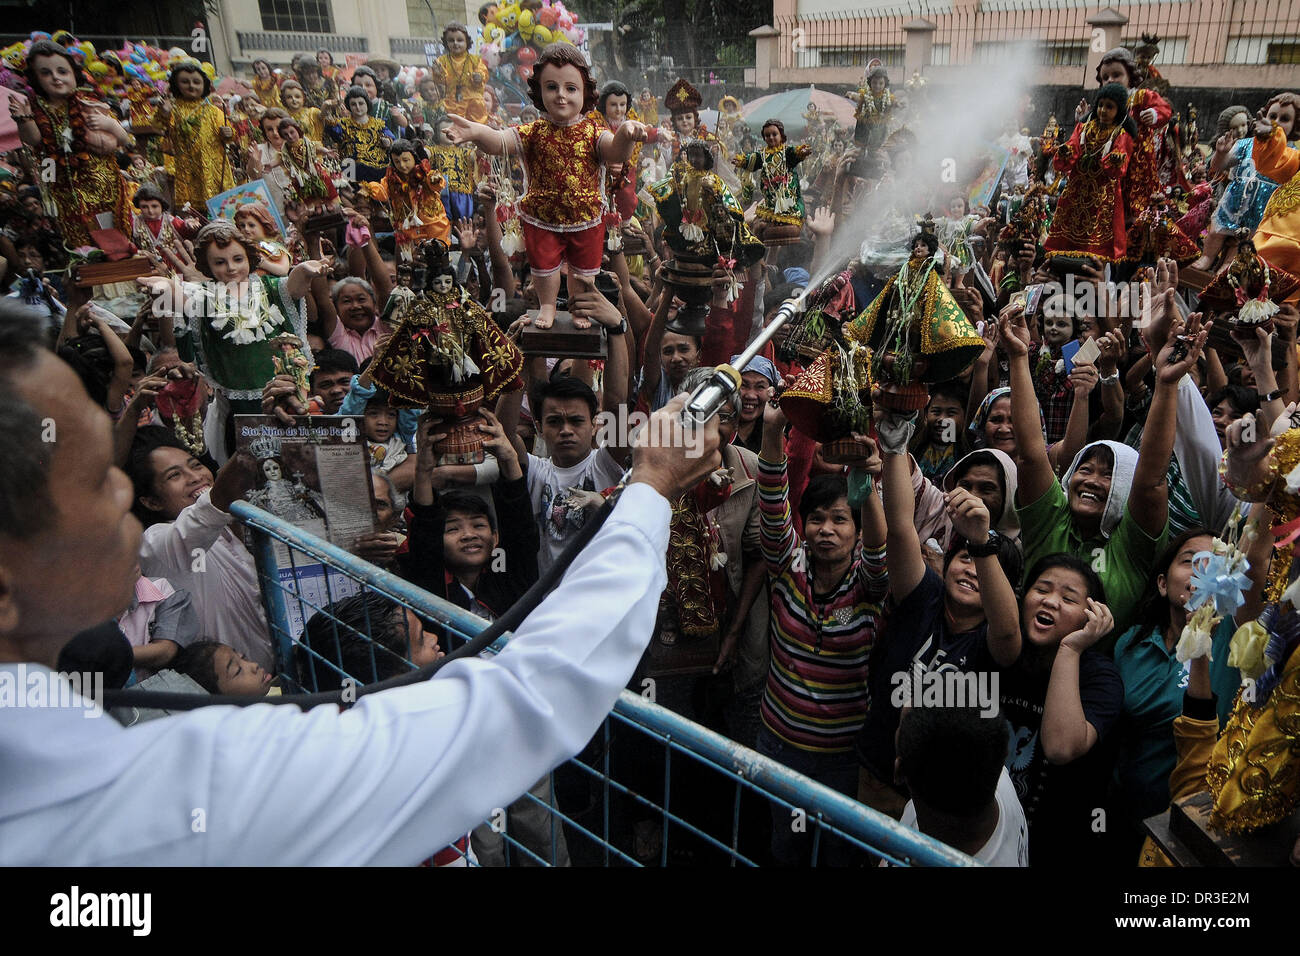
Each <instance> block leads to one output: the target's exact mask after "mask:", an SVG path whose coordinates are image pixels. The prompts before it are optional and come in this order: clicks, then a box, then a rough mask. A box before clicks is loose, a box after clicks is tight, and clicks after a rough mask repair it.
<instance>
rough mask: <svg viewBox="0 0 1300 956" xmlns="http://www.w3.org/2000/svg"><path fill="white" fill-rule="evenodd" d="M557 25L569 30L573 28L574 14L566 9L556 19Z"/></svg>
mask: <svg viewBox="0 0 1300 956" xmlns="http://www.w3.org/2000/svg"><path fill="white" fill-rule="evenodd" d="M555 25H556V26H557V27H559V28H560V29H561V30H564V31H568V30H572V29H573V14H571V13H570V12H569V11H568V10H565V11H564V12H563V13H561V14H560V16H559V18H558V19H557V20H556V21H555Z"/></svg>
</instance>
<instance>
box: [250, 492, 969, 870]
mask: <svg viewBox="0 0 1300 956" xmlns="http://www.w3.org/2000/svg"><path fill="white" fill-rule="evenodd" d="M231 510H232V512H233V513H234V514H235V516H236V517H237V518H238V519H239V520H241V521H242V522H243V523H244V525H245V526H246V527H247V528H248V529H249V530H250V532H251V537H252V551H253V555H254V558H255V560H256V562H257V573H258V579H259V584H260V587H261V592H262V602H263V608H264V610H265V612H266V617H267V621H268V624H269V627H270V636H271V639H272V643H273V646H274V648H275V654H276V669H277V672H278V675H279V677H280V678H281V683H282V684H283V686H284V689H285V691H286V692H296V691H307V692H312V691H317V690H325V689H330V688H337V687H338V686H339V685H340V683H341V682H342V681H343V680H345V679H349V678H350V679H351V680H352V681H354V682H355V683H356V684H357V685H358V686H361V685H365V684H368V683H372V682H373V681H375V680H377V679H381V678H382V677H385V676H391V675H392V674H394V673H401V672H402V671H404V670H407V669H410V668H413V667H414V666H415V665H414V664H412V663H411V661H410V660H409V659H408V657H406V656H404V655H402V654H400V653H398V652H397V651H396V650H394V649H393V648H392V647H390V646H385V645H384V644H383V643H382V642H381V641H380V640H377V639H375V638H374V637H373V635H374V633H375V630H374V629H375V627H376V625H377V624H378V623H379V622H376V621H374V620H372V616H371V613H370V607H371V606H372V604H373V606H376V607H381V606H386V605H387V604H391V605H393V606H394V607H396V606H400V607H402V608H404V609H408V610H410V611H412V612H414V614H415V615H416V616H417V617H419V618H420V619H421V621H422V622H424V624H425V626H426V627H429V626H430V625H432V627H430V630H433V629H434V628H436V629H437V631H438V632H440V633H442V634H445V635H446V649H447V650H451V649H453V648H455V647H458V646H460V645H461V644H463V643H464V642H466V641H468V640H470V639H471V638H472V637H474V636H475V635H476V634H478V633H479V632H480V631H481V630H482V629H483V628H484V627H486V626H487V622H486V621H484V620H483V619H482V618H480V617H477V616H476V615H474V614H471V613H469V612H468V611H466V610H464V609H463V608H460V607H458V606H457V605H455V604H452V603H450V602H448V601H445V600H443V599H441V598H439V597H436V596H435V595H432V594H430V593H428V592H427V591H424V590H422V589H420V588H417V587H415V586H414V585H412V584H411V583H410V582H408V581H406V580H404V579H402V578H400V577H398V576H397V575H395V574H392V573H391V572H388V571H385V570H383V569H381V568H377V567H375V566H374V565H372V564H370V563H369V562H367V561H364V560H363V559H361V558H358V557H356V556H355V555H353V554H350V553H349V552H347V551H345V550H343V549H342V548H339V547H337V546H335V545H332V544H330V543H328V542H327V541H324V540H322V539H321V538H318V537H316V536H314V535H312V534H310V533H308V532H306V531H303V530H302V529H300V528H298V527H295V526H294V525H292V524H289V523H288V522H286V521H284V520H282V519H280V518H278V517H276V516H275V515H272V514H270V513H268V512H266V511H263V510H262V509H260V508H256V507H254V506H252V505H250V504H248V503H247V502H236V503H235V504H234V505H233V506H232V508H231ZM286 556H287V561H285V560H283V559H284V558H285V557H286ZM345 596H371V597H374V598H375V599H376V600H375V601H374V602H372V601H370V600H363V601H359V602H356V603H357V604H360V605H362V606H363V607H364V609H365V610H364V613H363V614H362V615H361V617H360V618H359V619H358V620H357V621H355V622H354V623H351V624H350V623H347V622H345V621H341V620H339V618H338V617H337V616H336V615H335V614H334V613H333V610H334V606H335V604H336V602H337V601H338V600H340V598H342V597H345ZM380 596H382V599H383V600H382V601H379V600H378V598H379V597H380ZM316 615H324V618H322V620H324V621H325V622H326V627H325V628H321V627H319V626H318V625H316V624H315V623H313V626H312V633H313V635H315V636H311V637H309V639H307V640H303V639H302V637H303V635H302V633H301V629H302V623H301V622H307V621H310V620H311V619H312V618H313V617H314V616H316ZM322 631H324V632H326V633H327V635H328V636H327V638H326V639H323V640H322V639H320V635H321V633H322ZM512 636H513V635H511V634H510V633H508V632H507V633H506V634H503V635H502V636H501V637H500V638H499V639H498V640H497V641H496V642H495V643H494V644H493V645H492V646H491V647H490V648H489V649H488V650H487V651H486V652H485V653H486V654H495V653H499V652H500V651H501V650H502V649H503V648H504V647H505V646H506V645H507V644H508V643H509V640H510V638H511V637H512ZM345 646H347V647H349V648H350V649H351V653H350V656H349V657H348V660H349V661H350V662H351V667H352V668H353V670H352V671H349V670H348V669H347V667H346V666H345V662H344V657H345V652H344V647H345ZM358 646H360V647H361V648H364V650H363V652H361V653H357V648H358ZM357 670H359V671H360V673H358V672H356V671H357ZM434 679H435V680H436V679H437V678H436V677H435V678H434ZM702 804H706V805H705V806H702ZM772 806H777V807H780V808H782V812H783V813H786V814H788V815H790V816H791V817H792V818H796V817H797V818H798V819H799V820H800V821H802V822H803V825H804V826H806V833H807V834H808V835H809V836H810V838H811V853H810V856H809V861H810V863H812V864H813V865H817V864H818V863H823V862H825V856H826V847H827V845H828V841H836V844H837V845H841V844H842V845H843V846H846V847H847V848H848V850H847V851H846V852H848V853H849V854H851V855H853V856H852V859H854V860H855V861H858V862H862V863H867V862H871V861H873V859H874V858H876V857H879V858H883V859H885V860H887V861H889V862H890V863H891V864H893V865H902V866H911V865H920V866H971V865H975V862H974V861H973V860H972V859H971V858H970V857H968V856H966V855H965V854H963V853H960V852H959V851H957V850H954V849H952V848H951V847H948V846H946V845H944V844H942V843H939V842H937V841H935V840H932V839H930V838H929V837H926V836H924V835H923V834H920V833H918V832H916V831H914V830H911V829H908V828H906V827H903V826H901V825H900V824H899V823H897V822H896V821H894V820H893V819H891V818H889V817H887V816H885V815H883V814H881V813H878V812H876V811H875V810H872V809H871V808H869V807H866V806H864V805H863V804H860V803H858V802H857V801H855V800H853V799H850V798H849V797H846V796H844V795H843V794H840V793H838V792H836V791H835V790H832V789H830V788H828V787H826V786H823V785H822V784H820V783H817V782H816V781H813V780H811V779H809V778H807V777H805V776H803V775H801V774H799V773H796V772H795V771H793V770H791V769H790V768H788V767H785V766H784V765H782V764H780V763H779V762H777V761H775V760H772V759H770V758H767V757H764V756H762V755H761V754H758V753H757V752H755V751H753V750H751V749H749V748H747V747H744V746H742V745H741V744H738V743H736V742H735V741H732V740H730V739H728V738H726V737H724V736H723V735H721V734H719V733H716V732H715V731H712V730H710V729H708V728H706V727H703V726H701V725H699V724H697V723H694V722H693V721H690V720H687V719H685V718H684V717H682V716H680V715H678V714H676V713H674V712H672V711H670V710H668V709H666V708H664V707H661V706H659V705H658V704H656V703H653V702H652V701H650V700H647V699H644V698H643V697H641V696H638V695H637V694H634V693H632V692H631V691H627V690H625V691H623V692H622V694H621V695H620V697H619V699H618V701H617V703H616V704H615V706H614V709H613V711H612V712H611V713H610V714H609V716H608V717H607V718H606V720H605V721H604V724H603V725H602V727H601V728H600V729H599V730H598V731H597V733H596V734H595V736H594V737H593V738H592V740H591V742H590V743H589V744H588V745H587V747H586V748H584V750H583V751H582V752H581V753H579V754H578V755H577V756H575V757H574V758H573V759H571V760H569V761H567V762H566V763H564V764H562V765H561V766H560V767H557V768H556V769H555V770H554V771H553V772H552V773H551V774H550V775H549V778H545V779H543V780H542V781H539V782H538V784H537V785H536V786H535V787H534V788H533V789H532V790H531V791H530V792H528V793H525V794H521V796H520V799H519V800H518V801H517V802H516V803H515V804H512V806H511V807H510V808H509V811H508V812H507V811H504V810H502V811H494V814H493V816H494V819H489V820H488V821H485V824H484V826H483V827H480V828H477V829H476V831H475V839H474V844H475V845H476V846H477V845H479V843H480V839H482V840H484V841H492V840H495V841H496V842H497V843H499V844H500V848H499V849H497V850H495V851H493V852H494V853H495V854H496V856H495V857H494V859H496V860H497V862H501V861H504V862H505V863H506V864H508V865H510V864H513V865H526V866H531V865H543V866H547V865H555V864H557V863H562V862H570V861H571V862H572V863H573V864H574V865H600V866H633V867H637V866H645V865H651V866H654V865H658V866H668V865H684V864H694V865H707V866H722V865H730V866H755V865H761V864H762V863H763V862H765V857H766V852H767V843H766V838H765V837H756V836H755V835H754V834H755V833H756V832H758V831H760V830H761V827H758V828H757V829H756V828H755V826H754V825H753V824H754V821H755V820H757V819H758V818H759V817H763V818H764V819H766V818H767V817H768V815H769V814H770V812H771V810H770V808H771V807H772ZM516 813H517V814H519V815H520V818H521V819H523V815H525V814H527V815H529V816H531V818H532V822H531V823H530V824H528V825H527V826H526V827H522V826H521V827H520V828H519V829H520V833H518V834H517V833H516V832H513V831H514V830H515V829H516V828H515V827H514V825H513V824H512V822H511V820H513V819H514V816H515V814H516ZM705 818H708V819H705ZM543 819H544V821H545V822H544V823H541V822H539V821H541V820H543ZM647 822H652V823H653V824H654V826H653V831H654V832H653V837H654V838H653V839H648V835H649V834H650V830H649V829H648V828H647V827H646V826H645V824H646V823H647ZM634 823H639V824H640V829H639V830H635V828H634ZM525 833H526V834H527V835H525ZM634 833H635V835H634ZM642 837H647V838H646V839H641V838H642ZM639 844H640V848H641V852H638V851H637V850H638V845H639ZM485 845H486V844H485ZM437 849H438V848H436V847H431V848H430V854H431V855H432V854H433V853H434V852H435V851H436V850H437ZM459 852H460V854H461V855H462V856H465V857H466V859H464V860H462V861H461V862H462V863H467V864H468V865H479V864H480V863H481V861H480V860H478V858H477V856H476V855H473V854H465V853H464V852H463V851H459ZM839 859H841V860H842V859H844V856H843V853H841V856H840V857H839Z"/></svg>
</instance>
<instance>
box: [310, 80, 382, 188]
mask: <svg viewBox="0 0 1300 956" xmlns="http://www.w3.org/2000/svg"><path fill="white" fill-rule="evenodd" d="M370 104H371V100H370V97H369V96H367V95H366V91H365V90H364V89H363V88H361V87H360V86H354V87H352V88H351V89H350V90H348V92H347V96H346V97H344V100H343V105H344V108H345V109H346V110H347V113H346V114H345V115H344V116H343V118H342V119H341V120H339V122H338V123H336V124H334V125H333V126H330V127H328V128H327V130H326V131H327V132H328V133H329V135H330V138H331V139H332V140H334V141H335V142H336V143H338V147H339V155H340V157H341V158H342V159H343V161H344V162H345V163H346V162H347V161H349V160H351V161H352V163H353V166H354V168H355V171H356V182H362V183H373V182H378V181H379V180H380V179H383V178H384V173H385V172H386V171H387V168H388V146H389V143H390V142H391V141H392V138H393V136H392V133H390V132H389V131H388V127H387V126H385V125H384V123H383V121H382V120H380V119H379V118H378V117H377V116H372V115H371V113H370Z"/></svg>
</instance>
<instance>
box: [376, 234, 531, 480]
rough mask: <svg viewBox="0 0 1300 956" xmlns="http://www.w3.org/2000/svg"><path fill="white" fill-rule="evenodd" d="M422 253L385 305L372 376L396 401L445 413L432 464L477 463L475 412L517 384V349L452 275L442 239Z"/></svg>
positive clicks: (479, 439)
mask: <svg viewBox="0 0 1300 956" xmlns="http://www.w3.org/2000/svg"><path fill="white" fill-rule="evenodd" d="M420 258H421V259H422V260H423V266H424V268H423V270H419V271H416V270H412V273H411V278H410V280H409V282H410V285H409V287H399V288H398V289H396V290H394V292H393V295H392V297H390V299H389V302H388V305H387V306H386V308H385V316H386V321H388V323H389V325H391V326H392V327H393V334H392V336H391V337H390V338H389V339H388V341H387V342H385V343H384V344H383V345H381V346H380V348H379V349H378V350H377V351H376V352H375V357H374V360H373V362H372V364H371V371H370V375H371V377H372V378H373V379H374V381H375V383H376V384H378V385H379V386H380V387H381V388H383V389H385V390H387V392H388V393H389V401H390V403H391V404H392V405H393V407H394V408H428V409H429V411H430V412H431V413H432V414H434V415H436V416H438V417H440V418H442V419H443V425H442V426H440V427H441V428H442V429H443V431H445V432H446V433H447V437H446V438H445V439H443V440H442V441H440V442H439V443H438V445H437V447H436V448H435V455H436V456H437V463H438V464H440V465H466V464H478V463H480V462H482V461H483V459H484V454H483V439H482V435H481V434H480V433H479V431H478V428H477V423H478V421H479V419H478V418H477V417H476V415H475V412H476V411H477V410H478V408H479V407H480V406H481V405H484V404H485V403H487V402H490V401H492V400H493V399H495V398H496V397H497V396H498V395H500V394H501V393H502V392H505V391H515V390H517V389H519V388H522V387H523V380H522V378H521V377H520V373H521V372H522V371H523V366H524V357H523V353H521V352H520V351H519V348H518V347H517V346H516V345H515V344H514V343H513V342H512V341H510V339H508V338H506V336H505V334H504V333H503V332H502V331H501V330H500V329H499V328H498V327H497V325H496V323H495V322H493V321H492V316H491V315H490V314H488V313H487V312H486V311H485V310H484V309H483V307H482V306H481V305H479V304H478V303H477V302H476V301H474V299H473V298H471V297H470V296H469V295H467V294H466V293H465V290H464V289H463V288H462V287H461V286H460V285H459V284H458V283H457V282H456V273H455V270H454V269H452V267H451V264H450V260H449V258H448V249H447V244H446V243H444V242H442V240H440V239H430V240H428V241H426V242H425V243H424V244H423V245H422V246H421V248H420ZM390 316H391V317H390Z"/></svg>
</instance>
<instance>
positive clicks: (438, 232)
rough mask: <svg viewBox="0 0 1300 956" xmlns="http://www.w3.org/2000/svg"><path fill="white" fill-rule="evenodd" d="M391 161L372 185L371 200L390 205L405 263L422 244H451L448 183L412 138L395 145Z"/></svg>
mask: <svg viewBox="0 0 1300 956" xmlns="http://www.w3.org/2000/svg"><path fill="white" fill-rule="evenodd" d="M388 160H389V166H388V172H386V173H385V174H384V178H383V179H381V180H379V182H377V183H375V184H373V185H372V186H371V188H370V197H371V198H372V199H378V200H381V201H382V202H386V203H388V206H389V209H391V210H392V217H391V218H392V220H393V229H394V238H395V239H396V242H397V253H398V255H399V256H400V257H401V259H402V261H403V262H410V261H412V260H413V259H414V258H415V247H416V246H417V245H419V244H420V243H422V242H424V241H426V240H428V239H440V240H441V241H442V242H444V243H449V242H450V239H451V223H450V222H449V221H448V220H447V212H446V210H445V209H444V208H443V205H442V195H441V193H442V191H443V187H444V186H445V185H446V183H445V181H444V180H443V178H442V177H441V176H439V175H438V174H437V173H436V172H434V170H433V168H432V167H431V166H430V164H429V160H428V159H427V158H426V157H425V156H424V150H423V149H422V148H421V147H420V146H419V145H418V144H416V143H413V142H411V141H410V140H409V139H399V140H398V141H397V142H395V143H393V145H392V146H391V147H389V150H388Z"/></svg>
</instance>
